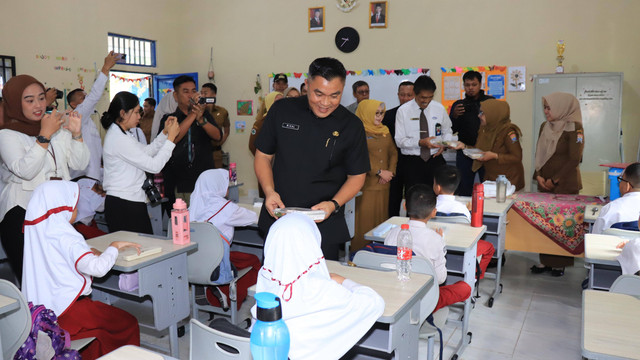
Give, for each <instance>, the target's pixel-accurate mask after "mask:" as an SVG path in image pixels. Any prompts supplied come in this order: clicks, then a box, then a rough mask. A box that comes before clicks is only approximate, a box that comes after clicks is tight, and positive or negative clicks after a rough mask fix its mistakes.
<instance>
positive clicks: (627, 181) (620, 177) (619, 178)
mask: <svg viewBox="0 0 640 360" xmlns="http://www.w3.org/2000/svg"><path fill="white" fill-rule="evenodd" d="M623 181H624V182H626V183H628V184H629V186H631V187H633V185H631V182H630V181H629V180H625V179H623V178H622V175H620V176H618V184H622V182H623Z"/></svg>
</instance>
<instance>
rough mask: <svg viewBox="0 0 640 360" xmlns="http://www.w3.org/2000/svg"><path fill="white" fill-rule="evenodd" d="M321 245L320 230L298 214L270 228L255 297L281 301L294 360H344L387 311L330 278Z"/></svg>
mask: <svg viewBox="0 0 640 360" xmlns="http://www.w3.org/2000/svg"><path fill="white" fill-rule="evenodd" d="M320 242H321V235H320V231H319V230H318V227H317V226H316V224H315V223H314V222H313V221H312V220H311V219H310V218H309V217H307V216H306V215H302V214H295V213H294V214H288V215H285V216H284V217H282V218H281V219H279V220H278V221H276V222H275V223H274V224H273V225H272V226H271V228H270V230H269V235H268V236H267V241H266V243H265V247H264V254H265V259H264V266H263V267H262V269H261V270H260V273H259V275H258V283H257V285H256V292H263V291H266V292H270V293H273V294H275V295H277V296H278V297H280V300H281V304H282V316H283V319H284V321H285V323H286V324H287V327H288V328H289V334H290V341H291V348H290V351H289V358H291V359H292V360H296V359H338V358H340V357H341V356H342V355H344V354H345V353H346V352H347V351H349V349H351V347H353V345H355V344H356V342H357V341H358V340H360V338H362V336H363V335H364V334H366V333H367V331H369V329H370V328H371V326H372V325H373V324H374V323H375V322H376V320H377V319H378V318H379V317H380V315H382V313H383V311H384V300H383V299H382V297H380V295H378V294H377V293H376V292H375V291H374V290H372V289H371V288H368V287H366V286H362V285H359V284H357V283H355V282H353V281H351V280H348V279H345V278H343V277H342V276H340V275H336V274H329V270H328V269H327V264H326V263H325V260H324V256H323V254H322V250H321V249H320ZM251 313H252V315H253V317H254V318H255V316H256V307H255V306H254V307H253V308H252V309H251Z"/></svg>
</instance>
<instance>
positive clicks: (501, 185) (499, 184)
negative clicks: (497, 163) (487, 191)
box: [496, 175, 508, 203]
mask: <svg viewBox="0 0 640 360" xmlns="http://www.w3.org/2000/svg"><path fill="white" fill-rule="evenodd" d="M507 181H508V180H507V177H506V176H504V175H498V178H497V179H496V202H499V203H503V202H506V201H507Z"/></svg>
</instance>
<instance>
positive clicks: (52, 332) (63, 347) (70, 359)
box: [13, 302, 82, 360]
mask: <svg viewBox="0 0 640 360" xmlns="http://www.w3.org/2000/svg"><path fill="white" fill-rule="evenodd" d="M29 310H31V332H30V333H29V336H28V337H27V340H26V341H25V342H24V344H22V346H21V347H20V349H18V351H17V352H16V355H15V356H14V357H13V358H14V360H27V359H28V360H35V359H36V343H37V340H38V332H39V331H42V332H43V333H45V334H47V335H48V336H49V339H50V341H51V348H52V351H51V355H52V358H51V359H53V360H62V359H65V360H80V359H82V357H81V356H80V353H79V352H78V351H77V350H71V349H69V345H70V344H71V338H70V337H69V332H68V331H66V330H64V329H63V328H61V327H60V325H58V317H57V316H56V314H55V313H54V312H53V310H51V309H47V308H46V307H45V306H44V305H36V306H34V305H33V304H32V303H31V302H29ZM41 340H42V339H41Z"/></svg>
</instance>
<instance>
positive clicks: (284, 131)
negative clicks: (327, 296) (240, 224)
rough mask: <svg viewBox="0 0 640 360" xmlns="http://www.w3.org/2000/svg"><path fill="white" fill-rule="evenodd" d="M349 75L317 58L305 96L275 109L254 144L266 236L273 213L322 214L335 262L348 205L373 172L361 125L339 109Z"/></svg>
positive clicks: (328, 253)
mask: <svg viewBox="0 0 640 360" xmlns="http://www.w3.org/2000/svg"><path fill="white" fill-rule="evenodd" d="M345 78H346V70H345V68H344V66H343V65H342V63H340V61H338V60H336V59H333V58H319V59H316V60H314V61H313V62H312V63H311V65H310V66H309V78H308V79H307V80H305V82H306V84H307V88H308V94H307V96H301V97H298V98H287V99H283V100H280V101H278V102H276V103H274V104H273V106H272V107H271V109H270V110H269V113H268V114H267V117H266V119H265V121H264V125H263V126H262V130H261V131H260V135H258V139H257V140H256V148H257V150H256V156H255V161H254V167H255V171H256V176H257V177H258V180H259V181H260V185H261V186H262V189H263V190H264V193H265V201H264V205H263V207H262V211H261V213H260V220H259V222H258V225H259V228H260V230H261V232H262V233H263V234H264V235H266V234H267V232H268V231H269V227H270V226H271V224H273V222H274V221H275V218H274V215H273V210H274V209H275V208H282V207H285V206H290V207H291V206H297V207H304V208H311V209H314V210H323V211H324V212H325V214H326V215H325V218H324V220H323V221H320V222H318V228H319V229H320V232H321V234H322V245H321V247H322V251H323V253H324V255H325V258H326V259H329V260H337V259H338V250H339V249H340V247H341V246H342V245H343V244H344V243H345V242H346V241H348V240H349V231H348V229H347V224H346V222H345V218H344V206H343V205H344V204H345V203H346V202H347V201H349V200H350V199H352V198H353V197H354V196H355V195H356V194H357V193H358V191H359V190H360V188H362V185H363V184H364V180H365V176H366V173H367V172H368V171H369V170H370V166H369V154H368V150H367V142H366V138H365V133H364V127H363V125H362V122H361V121H360V120H359V119H358V118H357V117H356V116H355V115H354V114H352V113H350V112H349V111H348V110H347V109H346V108H345V107H343V106H341V105H340V100H341V98H342V93H343V91H344V83H345Z"/></svg>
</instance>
